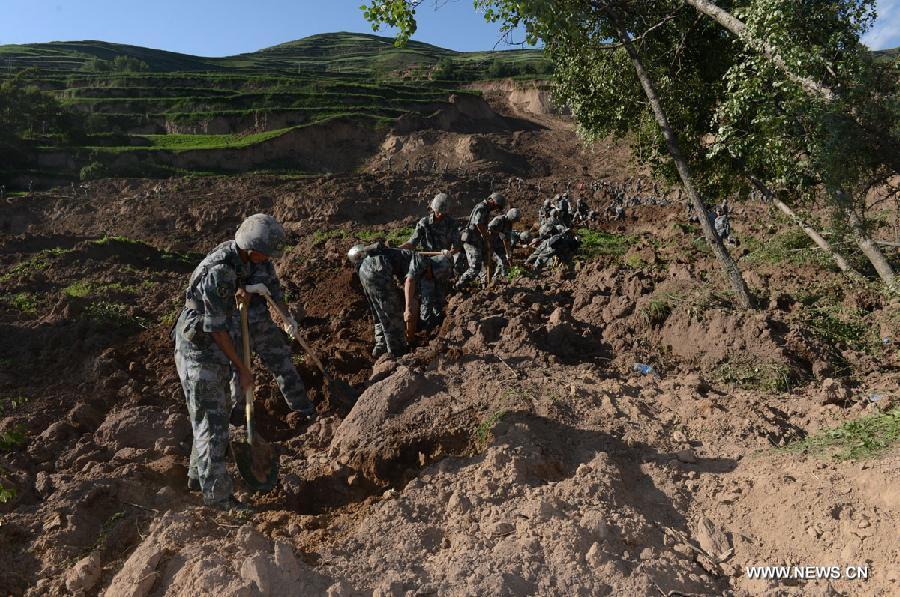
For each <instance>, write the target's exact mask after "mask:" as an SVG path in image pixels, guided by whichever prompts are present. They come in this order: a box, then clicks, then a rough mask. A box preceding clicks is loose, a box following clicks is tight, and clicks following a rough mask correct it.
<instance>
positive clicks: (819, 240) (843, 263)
mask: <svg viewBox="0 0 900 597" xmlns="http://www.w3.org/2000/svg"><path fill="white" fill-rule="evenodd" d="M750 181H751V182H752V183H753V186H755V187H756V188H757V190H758V191H759V192H760V193H762V194H763V195H765V196H766V197H767V198H768V199H769V201H771V202H772V203H773V204H774V205H775V207H777V208H778V209H780V210H781V211H782V213H784V214H785V215H786V216H787V217H789V218H790V219H791V220H792V221H793V222H794V223H795V224H797V226H799V227H800V229H801V230H803V232H805V233H806V236H808V237H809V238H811V239H812V241H813V242H814V243H816V246H817V247H819V248H820V249H822V250H823V251H825V252H826V253H828V254H829V255H831V258H832V259H834V262H835V263H836V264H837V266H838V267H839V268H841V271H842V272H844V273H846V274H849V275H850V276H855V277H861V276H860V274H859V272H857V271H856V270H855V269H853V267H852V266H851V265H850V264H849V263H847V260H846V259H844V256H843V255H841V254H840V253H838V252H837V251H835V250H834V249H832V248H831V245H830V244H829V243H828V241H827V240H825V239H824V238H823V237H822V235H821V234H819V233H818V232H816V230H815V229H814V228H811V227H810V226H809V225H807V224H806V222H804V221H803V220H802V219H801V218H800V216H798V215H797V214H795V213H794V210H792V209H791V208H790V207H788V206H787V205H786V204H785V203H783V202H782V201H780V200H779V199H778V198H777V197H775V194H774V193H773V192H772V190H771V189H769V187H767V186H766V185H764V184H763V183H762V181H760V180H759V179H758V178H756V177H755V176H751V177H750Z"/></svg>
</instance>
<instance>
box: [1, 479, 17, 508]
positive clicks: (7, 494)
mask: <svg viewBox="0 0 900 597" xmlns="http://www.w3.org/2000/svg"><path fill="white" fill-rule="evenodd" d="M14 499H16V488H15V487H4V486H3V485H2V484H0V504H6V503H8V502H11V501H13V500H14Z"/></svg>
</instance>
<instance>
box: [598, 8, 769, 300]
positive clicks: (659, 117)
mask: <svg viewBox="0 0 900 597" xmlns="http://www.w3.org/2000/svg"><path fill="white" fill-rule="evenodd" d="M609 14H610V19H611V20H612V22H613V23H614V24H615V26H616V29H617V30H618V34H619V37H620V40H621V42H622V45H623V46H624V48H625V51H626V52H627V53H628V57H629V58H631V62H632V64H634V70H635V71H636V72H637V76H638V79H639V80H640V82H641V87H643V88H644V93H645V94H646V95H647V100H648V101H649V102H650V106H651V108H652V109H653V114H654V116H655V117H656V123H657V124H658V125H659V128H660V130H661V131H662V134H663V137H664V138H665V140H666V146H667V147H668V149H669V155H671V156H672V161H673V162H675V166H676V167H677V168H678V175H679V176H680V177H681V183H682V185H683V186H684V190H685V192H686V193H687V195H688V199H689V200H690V201H691V203H692V204H693V206H694V210H695V211H696V212H697V214H699V216H700V227H701V228H702V229H703V236H704V237H705V238H706V242H707V243H709V246H710V247H711V248H712V250H713V253H715V255H716V258H718V260H719V263H720V264H721V265H722V269H723V270H724V271H725V277H726V278H727V279H728V281H729V282H730V283H731V287H732V289H733V290H734V293H735V297H736V298H737V302H738V304H739V305H740V306H741V307H743V308H744V309H749V308H751V307H752V301H751V300H750V293H749V291H748V290H747V285H746V284H745V283H744V278H742V277H741V271H740V270H739V269H738V266H737V264H736V263H735V262H734V260H733V259H732V258H731V255H729V254H728V251H727V250H726V249H725V245H723V244H722V239H721V238H719V235H718V234H716V230H715V228H714V227H713V224H712V222H710V221H709V217H708V216H707V213H706V206H705V205H703V201H702V200H701V199H700V195H698V194H697V190H696V189H695V188H694V183H693V180H692V178H691V172H690V169H689V168H688V164H687V160H685V159H684V155H683V154H682V153H681V146H680V145H679V144H678V138H677V137H676V136H675V131H673V130H672V127H671V126H670V125H669V119H668V118H667V117H666V113H665V111H664V110H663V107H662V103H660V101H659V96H658V95H657V93H656V88H655V86H654V85H653V81H652V80H651V79H650V75H649V74H648V73H647V71H646V69H644V63H643V61H642V60H641V57H640V55H639V54H638V52H637V49H636V48H635V47H634V44H633V43H631V37H630V36H629V35H628V33H627V32H626V31H625V29H624V27H623V26H622V24H621V21H620V20H619V19H618V18H617V17H616V16H615V15H614V14H613V13H612V11H611V10H610V11H609Z"/></svg>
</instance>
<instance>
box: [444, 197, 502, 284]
mask: <svg viewBox="0 0 900 597" xmlns="http://www.w3.org/2000/svg"><path fill="white" fill-rule="evenodd" d="M505 206H506V198H505V197H504V196H503V195H501V194H500V193H492V194H491V196H490V197H488V198H487V199H486V200H484V201H482V202H481V203H479V204H477V205H476V206H475V207H474V208H473V209H472V213H471V214H470V215H469V221H468V223H467V224H466V228H465V229H464V230H463V233H462V244H463V249H465V251H466V259H467V260H468V261H469V269H467V270H466V271H465V273H463V275H462V276H460V278H459V281H458V282H457V283H456V287H457V288H463V287H465V286H466V285H468V284H469V283H470V282H471V281H472V280H474V279H475V278H483V276H484V273H483V272H482V269H483V266H484V251H485V249H486V245H487V242H488V241H487V239H488V234H489V233H488V229H487V227H488V223H489V218H490V215H491V212H492V211H494V210H495V209H503V208H504V207H505Z"/></svg>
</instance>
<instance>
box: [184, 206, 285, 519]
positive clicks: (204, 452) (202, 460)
mask: <svg viewBox="0 0 900 597" xmlns="http://www.w3.org/2000/svg"><path fill="white" fill-rule="evenodd" d="M283 244H284V230H283V229H282V227H281V225H280V224H279V223H278V222H277V221H275V219H274V218H272V217H271V216H267V215H264V214H256V215H254V216H250V217H249V218H247V219H246V220H244V222H243V223H242V224H241V226H240V228H238V231H237V234H235V240H232V241H227V242H224V243H222V244H221V245H219V246H218V247H216V248H215V249H213V251H212V252H211V253H210V254H209V255H207V256H206V258H205V259H204V260H203V261H202V262H201V263H200V265H198V266H197V268H196V269H195V270H194V273H193V274H192V275H191V279H190V282H189V284H188V287H187V290H186V291H185V306H184V309H183V310H182V311H181V314H180V315H179V317H178V320H177V321H176V323H175V327H174V329H173V330H172V337H173V339H174V341H175V366H176V369H177V370H178V377H179V378H180V379H181V386H182V389H183V390H184V395H185V399H186V401H187V409H188V415H189V417H190V420H191V430H192V432H193V444H192V446H191V457H190V466H189V469H188V487H189V488H191V489H200V490H202V492H203V501H204V503H206V504H207V505H210V506H214V507H218V508H222V509H226V510H229V509H230V510H242V511H246V510H249V509H250V508H249V506H246V505H245V504H242V503H241V502H240V501H238V500H237V499H236V498H235V497H234V496H233V495H232V493H231V492H232V481H231V477H230V476H229V475H228V471H227V470H226V468H225V454H226V452H227V450H228V419H229V413H230V410H231V406H230V404H229V403H230V396H231V393H230V391H229V382H230V379H231V370H232V368H234V369H235V370H236V371H237V373H238V378H239V384H240V387H241V390H242V391H243V392H246V391H248V390H249V389H250V388H252V387H253V376H252V374H251V372H250V370H249V369H248V368H247V367H246V366H244V363H243V361H242V359H241V357H240V356H239V355H238V352H237V350H236V349H235V346H234V342H233V341H232V338H231V335H230V334H229V332H230V331H231V330H230V329H229V328H230V327H231V325H232V322H233V319H232V317H231V316H232V312H233V311H234V310H235V297H237V298H238V299H239V300H242V301H245V300H246V293H245V292H244V291H243V288H242V287H243V286H244V284H245V278H246V276H247V273H248V271H249V264H251V263H254V264H261V263H263V262H265V261H267V260H268V259H269V258H270V257H277V256H278V255H280V253H281V248H282V246H283Z"/></svg>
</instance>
